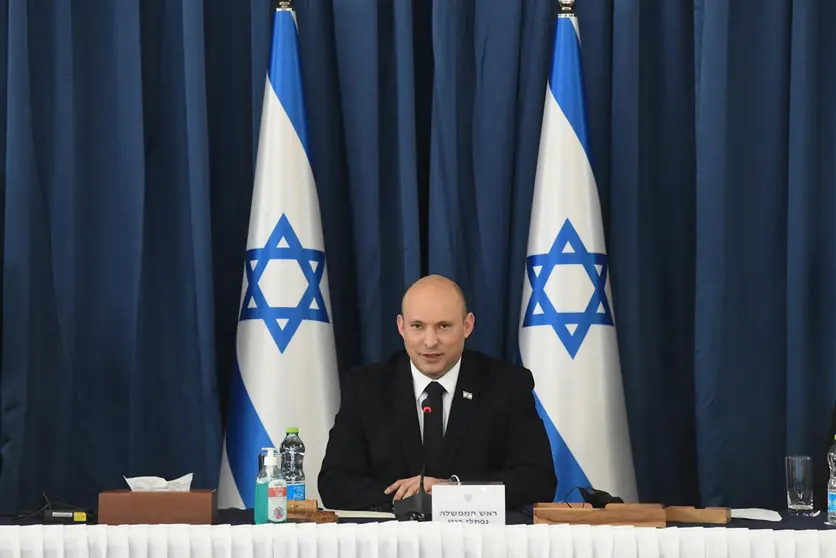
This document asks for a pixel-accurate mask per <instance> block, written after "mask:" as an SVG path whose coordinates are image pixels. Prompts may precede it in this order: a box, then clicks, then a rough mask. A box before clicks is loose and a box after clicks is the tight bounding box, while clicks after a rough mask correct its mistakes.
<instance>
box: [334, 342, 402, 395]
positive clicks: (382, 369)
mask: <svg viewBox="0 0 836 558" xmlns="http://www.w3.org/2000/svg"><path fill="white" fill-rule="evenodd" d="M406 359H407V356H406V351H404V350H400V351H395V352H394V353H392V354H391V355H389V356H388V357H386V358H385V359H383V360H379V361H376V362H370V363H367V364H361V365H358V366H354V367H352V368H349V369H348V370H346V372H345V379H346V380H348V381H349V382H359V383H362V384H363V385H365V386H374V385H383V384H386V385H388V384H389V383H391V381H392V376H393V375H394V371H395V370H396V369H397V368H398V367H400V366H403V365H404V362H406Z"/></svg>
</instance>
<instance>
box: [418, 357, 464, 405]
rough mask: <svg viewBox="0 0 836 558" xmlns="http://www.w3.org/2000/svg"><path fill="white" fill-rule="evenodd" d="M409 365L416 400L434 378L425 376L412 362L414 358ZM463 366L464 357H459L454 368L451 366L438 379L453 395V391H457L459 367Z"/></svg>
mask: <svg viewBox="0 0 836 558" xmlns="http://www.w3.org/2000/svg"><path fill="white" fill-rule="evenodd" d="M409 366H410V368H411V369H412V389H413V390H414V393H415V400H416V401H417V400H418V399H419V398H420V397H421V395H422V394H423V393H424V390H425V389H427V386H428V385H430V382H432V381H433V380H432V378H428V377H427V376H424V374H422V373H421V371H420V370H418V369H417V368H416V367H415V364H413V363H412V360H410V361H409ZM461 366H462V357H459V360H458V361H456V364H454V365H453V368H451V369H450V370H449V371H448V372H447V373H446V374H445V375H444V376H442V377H441V378H440V379H439V380H438V383H439V384H441V385H442V386H443V387H444V389H445V390H446V391H447V393H449V394H450V395H453V393H455V391H456V382H457V381H458V380H459V369H460V368H461Z"/></svg>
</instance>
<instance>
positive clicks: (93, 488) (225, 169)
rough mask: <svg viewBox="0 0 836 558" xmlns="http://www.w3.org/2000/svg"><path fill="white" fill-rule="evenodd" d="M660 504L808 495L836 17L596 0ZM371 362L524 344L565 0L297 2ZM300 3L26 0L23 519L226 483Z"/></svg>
mask: <svg viewBox="0 0 836 558" xmlns="http://www.w3.org/2000/svg"><path fill="white" fill-rule="evenodd" d="M577 4H578V8H577V9H578V17H579V21H580V33H581V38H582V49H583V62H584V73H585V79H586V94H587V108H588V113H589V114H588V117H589V130H590V139H591V144H592V154H593V157H592V161H593V168H594V172H595V175H596V180H597V184H598V187H599V190H600V194H601V205H602V207H601V210H602V214H603V217H604V224H605V230H606V237H607V243H608V246H607V247H608V252H609V256H610V277H611V281H612V286H613V308H614V314H615V316H616V323H617V331H618V337H619V349H620V358H621V365H622V373H623V377H624V385H625V396H626V399H627V408H628V414H629V422H630V431H631V437H632V443H633V454H634V459H635V465H636V474H637V479H638V486H639V492H640V496H641V498H642V500H644V501H653V502H657V501H658V502H664V503H667V504H676V503H687V504H698V505H731V506H766V507H782V506H783V505H785V504H784V497H785V496H784V480H783V459H782V458H783V456H784V455H785V454H788V453H809V454H812V455H814V457H815V458H816V460H817V464H818V465H819V467H818V468H817V473H816V475H817V476H816V478H815V486H816V487H817V489H818V488H823V486H824V484H825V483H826V479H825V478H824V470H823V469H822V467H821V463H822V460H823V458H824V453H825V451H826V448H827V445H828V441H827V434H828V424H829V423H828V421H829V420H830V414H829V413H830V409H831V408H832V407H833V401H834V399H836V374H834V373H833V372H832V368H833V366H834V364H836V362H834V361H836V349H834V348H833V345H832V344H831V343H830V342H829V339H830V338H831V337H832V336H833V335H834V333H836V331H835V330H836V320H834V318H833V316H834V315H836V314H834V310H836V297H834V295H833V293H832V289H830V288H829V278H830V275H831V274H832V273H831V272H832V271H834V268H835V267H836V240H834V232H836V231H834V230H833V229H834V225H833V224H832V223H833V222H834V219H833V216H834V214H836V194H834V184H836V168H834V167H835V166H836V163H834V161H836V137H834V136H835V135H836V100H834V99H836V62H834V60H833V57H832V56H828V55H827V53H829V52H833V51H834V49H836V44H834V41H836V38H834V37H836V5H832V4H831V3H828V2H818V3H814V2H781V1H780V0H765V1H764V2H761V3H759V4H758V7H757V9H754V10H753V9H752V8H751V6H747V5H745V3H742V4H738V3H732V2H727V3H722V2H720V3H717V2H705V1H704V0H693V1H692V2H669V1H666V0H646V1H642V2H639V0H599V1H595V0H589V1H584V2H578V3H577ZM295 5H296V8H297V16H298V17H297V20H298V25H299V32H300V49H301V52H302V70H303V79H304V86H305V94H306V104H307V106H308V107H309V110H308V126H309V134H310V142H311V151H312V159H313V168H314V174H315V176H316V179H317V186H318V188H319V192H320V203H321V208H322V219H323V229H324V234H325V244H326V250H327V254H328V263H327V265H328V266H329V276H330V278H331V281H330V282H331V289H332V292H331V300H332V306H333V320H334V327H335V334H336V341H337V348H338V359H339V361H340V364H341V368H342V369H343V370H344V369H345V368H347V367H348V366H350V365H352V364H358V363H362V362H369V361H372V360H376V359H378V358H381V357H382V356H384V355H386V354H387V353H389V352H390V351H392V350H394V349H396V348H398V347H399V346H400V344H401V341H400V338H399V336H398V334H397V331H396V328H395V323H394V320H395V316H396V314H397V312H398V307H399V303H400V296H401V294H402V292H403V289H404V287H406V286H407V285H408V284H409V283H410V282H411V281H412V280H414V279H416V278H417V277H418V276H420V275H421V274H422V273H426V272H432V273H443V274H445V275H448V276H450V277H452V278H454V279H456V280H457V281H459V282H460V283H461V285H462V287H463V289H464V291H465V293H466V294H467V296H468V300H469V303H470V307H471V309H472V310H473V311H474V312H475V313H476V317H477V320H476V331H475V333H474V335H473V337H472V338H471V339H470V341H469V342H468V344H469V345H470V346H472V347H474V348H477V349H480V350H483V351H485V352H487V353H489V354H492V355H495V356H498V357H502V358H506V359H509V360H510V359H513V358H514V356H515V354H516V344H517V329H518V327H519V312H520V302H521V301H520V298H521V293H522V282H523V277H524V275H523V274H524V255H525V247H526V243H527V235H528V225H529V222H528V221H529V213H530V208H531V195H532V191H533V181H534V173H535V168H536V162H537V150H538V142H539V134H540V120H541V116H542V108H543V100H544V98H545V84H546V74H547V71H548V65H549V59H550V56H551V52H550V46H551V37H552V32H553V26H554V15H555V12H556V9H557V5H556V2H554V1H553V0H530V1H528V0H526V1H525V2H518V3H514V2H510V3H509V2H507V1H501V0H479V1H478V2H477V1H475V0H456V1H441V0H437V1H434V2H417V1H416V2H407V3H404V2H378V1H377V0H362V1H359V2H358V1H347V0H330V1H326V2H322V1H314V0H297V1H296V2H295ZM272 6H273V2H272V0H251V1H250V2H237V3H236V2H231V3H230V2H224V1H221V0H203V1H202V2H194V3H177V2H138V1H133V2H128V3H124V4H120V5H119V6H118V8H117V7H114V6H111V5H109V4H107V3H104V4H103V3H101V2H96V1H93V0H72V1H71V2H56V1H54V0H53V1H48V2H40V1H39V2H35V1H34V0H30V1H28V2H24V1H23V0H20V1H15V2H10V3H8V7H7V9H5V10H0V76H2V77H0V99H2V100H3V101H5V102H4V103H3V105H2V106H3V107H5V110H4V111H2V115H0V132H2V133H0V170H2V176H0V187H2V191H3V198H2V204H3V205H2V208H3V211H2V216H3V227H2V235H3V236H2V239H3V243H2V257H3V267H2V271H3V273H2V292H3V297H2V316H3V317H2V376H0V456H2V458H3V464H4V467H3V470H2V473H0V508H3V509H2V511H15V510H18V509H21V508H23V507H33V506H38V505H39V504H40V503H41V499H42V496H41V493H42V492H46V493H47V494H48V495H49V496H50V497H53V498H59V499H61V500H63V501H70V502H72V503H74V504H77V505H92V504H93V503H94V502H95V497H96V493H97V492H98V491H99V490H101V489H105V488H116V487H120V486H122V484H123V481H122V480H121V476H122V475H160V476H165V477H173V476H178V475H181V474H185V473H187V472H194V473H195V485H196V486H215V485H216V484H217V476H218V466H219V455H220V443H221V434H222V433H221V430H220V429H221V424H223V422H222V417H223V413H224V412H225V405H226V389H227V387H226V386H227V379H228V375H229V370H231V367H232V365H233V362H234V352H235V327H236V324H237V312H238V306H239V304H240V296H241V290H240V289H241V280H242V277H243V270H242V261H243V250H244V244H245V240H246V232H247V220H248V218H249V208H250V203H251V192H252V179H253V166H254V163H255V153H256V148H257V145H256V141H257V138H258V124H259V121H260V116H261V115H260V111H261V102H262V95H263V88H264V74H265V68H266V64H267V56H268V52H269V42H270V37H269V30H270V23H269V21H270V20H269V12H270V10H271V8H272Z"/></svg>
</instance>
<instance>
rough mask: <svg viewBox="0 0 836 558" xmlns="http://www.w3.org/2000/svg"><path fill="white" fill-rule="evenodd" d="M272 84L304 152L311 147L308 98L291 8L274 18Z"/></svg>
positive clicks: (270, 73) (308, 152)
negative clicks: (305, 93)
mask: <svg viewBox="0 0 836 558" xmlns="http://www.w3.org/2000/svg"><path fill="white" fill-rule="evenodd" d="M267 76H268V78H269V79H270V85H271V86H272V87H273V92H275V94H276V97H277V98H278V99H279V103H280V104H281V105H282V107H283V108H284V111H285V113H287V116H288V118H289V119H290V122H291V124H293V128H294V129H295V130H296V134H297V135H298V136H299V141H300V142H302V147H303V148H304V149H305V153H307V154H308V162H311V152H310V150H309V149H308V128H307V126H306V125H305V122H307V120H306V119H305V99H304V94H303V89H302V70H301V68H300V65H299V39H298V36H297V30H296V21H295V20H294V19H293V13H292V12H291V11H290V10H276V15H275V17H274V18H273V49H272V52H271V53H270V67H269V68H268V69H267Z"/></svg>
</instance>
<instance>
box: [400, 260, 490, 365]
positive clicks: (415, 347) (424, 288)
mask: <svg viewBox="0 0 836 558" xmlns="http://www.w3.org/2000/svg"><path fill="white" fill-rule="evenodd" d="M473 323H474V317H473V314H471V313H468V311H467V303H466V302H465V300H464V294H463V293H462V290H461V288H459V286H458V285H457V284H456V283H455V282H454V281H451V280H450V279H447V278H446V277H442V276H440V275H430V276H428V277H423V278H421V279H419V280H418V281H416V282H415V283H413V284H412V286H411V287H409V289H407V291H406V293H404V295H403V298H402V299H401V314H400V315H399V316H398V331H399V332H400V334H401V336H402V337H403V340H404V346H405V347H406V352H407V353H408V354H409V358H410V360H412V363H413V364H414V365H415V367H416V368H417V369H418V370H420V371H421V373H423V374H424V375H425V376H427V377H429V378H432V379H434V380H437V379H438V378H440V377H442V376H444V374H446V373H447V372H448V371H449V370H450V369H451V368H453V366H454V365H455V364H456V362H458V360H459V359H460V358H461V356H462V352H463V351H464V340H465V339H466V338H467V337H468V336H469V335H470V333H471V332H472V331H473Z"/></svg>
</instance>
